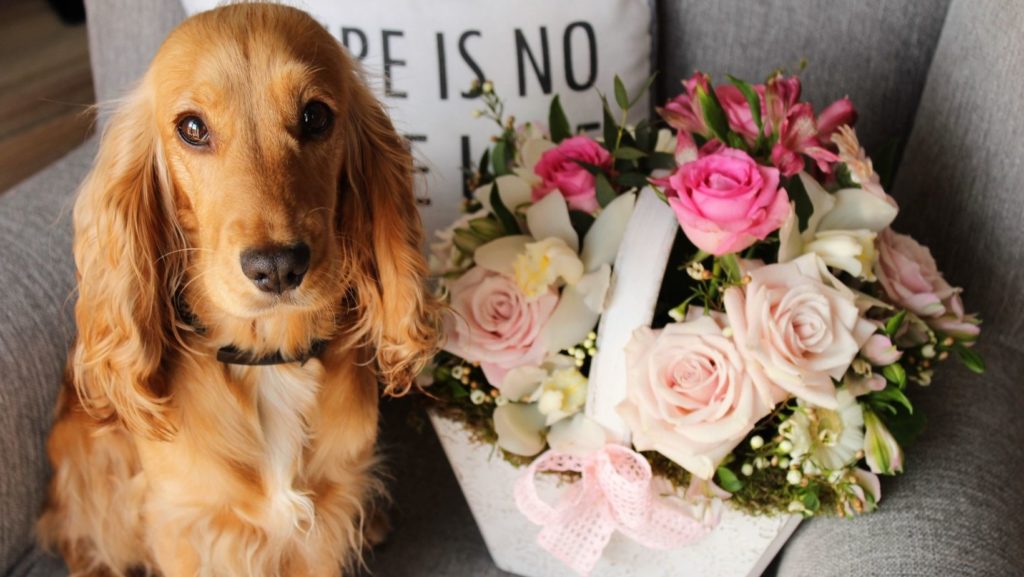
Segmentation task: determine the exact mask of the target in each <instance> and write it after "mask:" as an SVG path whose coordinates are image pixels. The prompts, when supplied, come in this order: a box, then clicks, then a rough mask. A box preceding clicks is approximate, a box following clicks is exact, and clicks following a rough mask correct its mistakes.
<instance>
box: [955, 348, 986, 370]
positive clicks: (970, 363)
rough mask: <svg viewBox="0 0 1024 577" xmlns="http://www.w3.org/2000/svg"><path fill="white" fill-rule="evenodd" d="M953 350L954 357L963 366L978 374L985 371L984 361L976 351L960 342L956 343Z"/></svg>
mask: <svg viewBox="0 0 1024 577" xmlns="http://www.w3.org/2000/svg"><path fill="white" fill-rule="evenodd" d="M953 350H954V351H956V357H957V358H958V359H960V362H961V363H963V364H964V366H965V367H967V368H968V369H970V370H971V371H974V372H975V373H978V374H979V375H980V374H982V373H984V372H985V361H984V359H982V358H981V355H979V354H978V352H977V351H975V350H974V349H972V348H970V347H965V346H964V345H961V344H958V345H956V347H954V349H953Z"/></svg>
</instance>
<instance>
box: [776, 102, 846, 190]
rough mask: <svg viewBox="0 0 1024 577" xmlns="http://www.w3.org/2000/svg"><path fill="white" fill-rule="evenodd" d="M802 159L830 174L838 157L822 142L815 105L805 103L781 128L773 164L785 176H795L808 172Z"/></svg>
mask: <svg viewBox="0 0 1024 577" xmlns="http://www.w3.org/2000/svg"><path fill="white" fill-rule="evenodd" d="M802 155H806V156H809V157H811V158H813V159H814V160H815V161H816V162H817V163H818V168H819V169H821V171H822V172H825V173H830V172H831V171H832V163H834V162H836V161H837V160H839V157H838V156H836V154H835V153H833V152H831V151H829V150H827V149H825V148H823V147H822V146H821V143H820V142H819V141H818V126H817V123H816V122H815V121H814V111H813V110H812V109H811V105H810V104H807V103H806V102H801V103H799V104H797V105H795V106H793V107H792V108H791V109H790V110H789V113H788V114H787V116H786V119H785V120H783V121H782V125H781V126H780V127H779V141H778V142H776V143H775V146H773V147H772V164H774V165H775V166H776V167H777V168H778V169H779V171H780V172H782V174H783V175H784V176H793V175H794V174H796V173H798V172H800V171H801V170H803V168H804V159H803V157H802Z"/></svg>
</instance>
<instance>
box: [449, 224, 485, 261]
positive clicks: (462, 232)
mask: <svg viewBox="0 0 1024 577" xmlns="http://www.w3.org/2000/svg"><path fill="white" fill-rule="evenodd" d="M484 243H485V241H484V239H482V238H480V237H479V236H478V235H477V234H476V233H474V232H473V231H471V230H469V229H465V228H457V229H455V233H454V235H453V236H452V244H454V245H455V248H457V249H459V250H460V251H462V252H463V253H464V254H467V255H472V254H473V253H474V252H476V249H477V248H479V247H480V246H481V245H483V244H484Z"/></svg>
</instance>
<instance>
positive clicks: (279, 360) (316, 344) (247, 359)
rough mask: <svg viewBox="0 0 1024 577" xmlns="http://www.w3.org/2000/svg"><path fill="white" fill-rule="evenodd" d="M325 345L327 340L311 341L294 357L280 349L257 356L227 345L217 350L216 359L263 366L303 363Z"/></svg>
mask: <svg viewBox="0 0 1024 577" xmlns="http://www.w3.org/2000/svg"><path fill="white" fill-rule="evenodd" d="M326 346H327V341H313V344H311V345H309V348H308V349H306V350H305V351H303V352H302V353H301V354H299V355H297V356H294V357H285V356H284V355H282V354H281V351H274V352H273V353H271V354H269V355H263V356H261V357H257V356H255V355H253V354H252V353H251V352H247V351H241V350H238V349H237V348H235V347H234V345H228V346H226V347H221V348H220V350H218V351H217V360H218V361H220V362H222V363H224V364H226V365H250V366H264V365H283V364H287V363H299V364H303V365H304V364H306V361H308V360H309V359H312V358H313V357H317V356H319V355H320V353H322V352H323V351H324V348H325V347H326Z"/></svg>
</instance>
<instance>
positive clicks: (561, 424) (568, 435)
mask: <svg viewBox="0 0 1024 577" xmlns="http://www.w3.org/2000/svg"><path fill="white" fill-rule="evenodd" d="M609 440H610V439H609V435H608V432H607V431H606V430H605V429H604V427H602V426H601V425H600V424H599V423H598V422H597V421H595V420H593V419H591V418H590V417H588V416H586V415H585V414H583V413H576V414H575V415H573V416H572V417H570V418H568V419H562V420H561V421H558V422H557V423H555V424H554V425H552V426H551V430H550V431H548V446H549V447H551V449H552V450H555V451H558V452H559V453H567V454H569V455H577V456H585V455H589V454H590V453H593V452H594V451H597V450H599V449H600V448H601V447H603V446H605V444H607V443H608V442H609Z"/></svg>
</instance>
